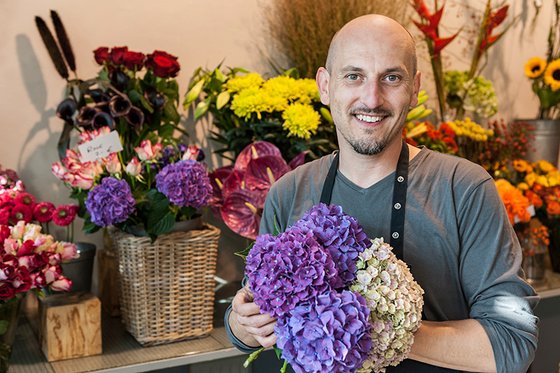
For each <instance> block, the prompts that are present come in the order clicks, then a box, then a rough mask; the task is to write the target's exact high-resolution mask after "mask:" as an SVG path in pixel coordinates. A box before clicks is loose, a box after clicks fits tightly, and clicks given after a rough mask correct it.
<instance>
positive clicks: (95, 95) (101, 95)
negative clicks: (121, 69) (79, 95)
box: [86, 88, 111, 103]
mask: <svg viewBox="0 0 560 373" xmlns="http://www.w3.org/2000/svg"><path fill="white" fill-rule="evenodd" d="M86 94H87V95H88V96H89V97H91V99H92V100H93V101H94V102H96V103H100V102H107V101H109V100H110V99H111V97H110V96H109V95H108V94H107V92H105V91H103V90H102V89H99V88H95V89H90V90H89V91H87V93H86Z"/></svg>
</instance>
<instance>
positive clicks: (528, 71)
mask: <svg viewBox="0 0 560 373" xmlns="http://www.w3.org/2000/svg"><path fill="white" fill-rule="evenodd" d="M545 67H546V60H544V59H542V58H540V57H533V58H529V61H527V63H526V64H525V75H527V76H528V77H529V78H531V79H535V78H538V77H539V76H541V74H542V73H543V72H544V68H545Z"/></svg>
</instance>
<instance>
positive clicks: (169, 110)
mask: <svg viewBox="0 0 560 373" xmlns="http://www.w3.org/2000/svg"><path fill="white" fill-rule="evenodd" d="M163 115H164V116H165V118H167V119H168V120H169V121H170V122H172V123H179V121H180V120H181V116H180V115H179V113H178V112H177V108H176V107H175V105H174V103H173V101H171V100H169V101H167V102H166V103H165V105H164V106H163Z"/></svg>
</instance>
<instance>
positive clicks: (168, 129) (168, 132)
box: [158, 124, 175, 138]
mask: <svg viewBox="0 0 560 373" xmlns="http://www.w3.org/2000/svg"><path fill="white" fill-rule="evenodd" d="M173 132H175V126H174V125H172V124H165V125H163V126H161V127H160V128H159V129H158V135H159V136H160V137H161V138H170V137H171V136H173Z"/></svg>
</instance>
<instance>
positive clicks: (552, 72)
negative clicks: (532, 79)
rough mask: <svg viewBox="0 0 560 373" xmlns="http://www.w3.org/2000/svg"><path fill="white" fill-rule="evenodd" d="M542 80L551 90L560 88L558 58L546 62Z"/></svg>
mask: <svg viewBox="0 0 560 373" xmlns="http://www.w3.org/2000/svg"><path fill="white" fill-rule="evenodd" d="M544 82H545V83H546V84H548V85H549V86H550V88H551V89H552V90H553V91H557V90H559V89H560V59H557V60H554V61H552V62H551V63H549V64H548V66H547V67H546V70H545V72H544Z"/></svg>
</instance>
